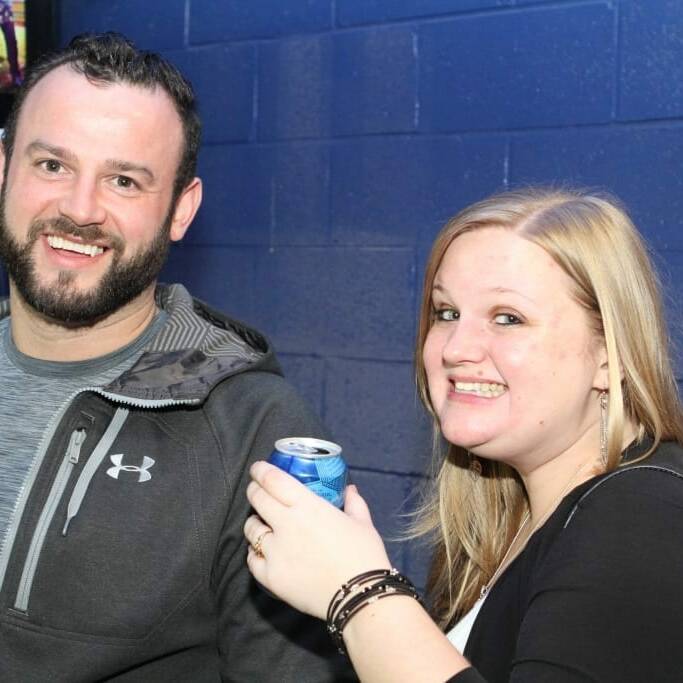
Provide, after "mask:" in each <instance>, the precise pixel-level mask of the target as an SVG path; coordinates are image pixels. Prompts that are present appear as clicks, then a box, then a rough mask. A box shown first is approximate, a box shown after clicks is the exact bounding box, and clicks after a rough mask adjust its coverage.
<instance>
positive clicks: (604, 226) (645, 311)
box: [415, 188, 683, 626]
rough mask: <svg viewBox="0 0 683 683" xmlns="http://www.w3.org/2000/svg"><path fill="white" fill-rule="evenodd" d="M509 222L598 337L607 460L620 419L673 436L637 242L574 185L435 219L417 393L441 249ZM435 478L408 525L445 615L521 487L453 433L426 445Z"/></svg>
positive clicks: (662, 330) (502, 197) (422, 382)
mask: <svg viewBox="0 0 683 683" xmlns="http://www.w3.org/2000/svg"><path fill="white" fill-rule="evenodd" d="M487 227H489V228H491V227H496V228H507V229H510V230H513V231H514V232H515V233H516V234H518V235H519V236H521V237H523V238H525V239H527V240H529V241H531V242H533V243H535V244H537V245H538V246H540V247H542V248H543V249H545V250H546V251H547V252H548V254H550V256H551V257H552V258H553V259H554V260H555V261H556V262H557V263H558V264H559V266H560V267H561V268H562V269H563V270H564V272H565V273H566V274H567V275H568V276H569V277H570V278H571V281H572V286H573V292H572V293H573V295H574V297H575V299H576V301H577V302H578V303H579V304H580V305H582V306H583V307H584V308H585V309H586V310H587V311H588V313H589V316H590V320H591V322H592V324H593V327H594V331H595V333H596V335H597V336H599V337H601V338H602V339H603V340H604V343H605V347H606V351H607V359H608V376H609V404H608V406H609V407H608V425H607V448H608V458H607V470H611V469H614V468H616V467H618V466H619V464H620V461H621V450H622V444H623V441H624V434H625V428H626V427H627V425H629V424H630V425H634V426H635V427H636V429H637V431H638V439H642V438H643V437H644V436H645V435H648V436H649V437H651V438H652V439H653V445H652V448H650V450H649V451H648V452H647V453H646V454H645V456H644V457H647V456H648V455H649V454H650V453H651V452H652V451H653V450H654V448H655V447H656V446H657V445H658V444H659V442H660V441H662V440H676V441H679V442H683V427H682V426H681V425H682V424H683V420H682V417H683V411H682V409H681V404H680V401H679V398H678V391H677V386H676V382H675V377H674V372H673V368H672V364H671V358H670V354H669V346H670V343H669V336H668V332H667V329H666V324H665V321H664V314H663V305H662V300H661V294H660V285H659V282H658V279H657V276H656V274H655V271H654V268H653V266H652V263H651V261H650V258H649V256H648V252H647V249H646V247H645V245H644V243H643V241H642V239H641V237H640V236H639V234H638V232H637V230H636V229H635V227H634V226H633V224H632V222H631V221H630V219H629V217H628V216H627V214H626V212H625V211H624V210H623V209H622V208H621V207H620V206H619V204H618V203H617V202H616V200H614V199H612V198H608V197H606V196H599V195H597V194H588V193H585V192H580V191H573V190H564V189H562V190H557V189H548V188H529V189H525V190H520V191H515V192H508V193H503V194H499V195H495V196H493V197H490V198H488V199H485V200H483V201H481V202H478V203H476V204H474V205H472V206H470V207H468V208H466V209H464V210H463V211H461V212H460V213H459V214H457V215H456V216H455V217H454V218H452V219H451V220H450V221H449V222H448V223H447V224H446V225H445V226H444V228H443V229H442V230H441V232H440V233H439V235H438V236H437V238H436V241H435V242H434V245H433V247H432V251H431V255H430V257H429V260H428V262H427V268H426V272H425V280H424V291H423V296H422V306H421V313H420V321H419V329H418V338H417V347H416V357H415V364H416V379H417V386H418V391H419V393H420V397H421V399H422V401H423V403H424V404H425V406H426V407H427V409H428V411H429V412H430V413H431V415H432V417H433V419H434V425H435V432H438V422H437V419H436V415H435V413H434V410H433V408H432V405H431V400H430V396H429V389H428V386H427V378H426V374H425V368H424V363H423V360H422V349H423V347H424V343H425V339H426V337H427V333H428V332H429V329H430V327H431V325H432V304H431V296H432V287H433V283H434V278H435V276H436V273H437V271H438V269H439V266H440V264H441V261H442V259H443V256H444V254H445V253H446V250H447V249H448V247H449V246H450V245H451V243H452V242H453V240H454V239H456V238H457V237H458V236H459V235H462V234H463V233H465V232H470V231H473V230H478V229H481V228H487ZM434 464H435V477H434V489H433V491H432V492H431V494H430V496H429V498H428V500H427V501H426V503H425V504H424V506H423V507H422V509H421V510H420V511H419V513H418V522H417V524H416V526H415V530H416V532H417V533H419V534H427V535H430V536H431V538H432V539H433V541H434V545H435V554H434V562H433V565H432V571H431V574H430V579H429V589H430V593H431V595H432V601H433V609H434V614H435V617H436V618H437V620H438V621H439V623H441V625H442V626H445V625H446V624H448V623H449V622H451V621H453V620H454V619H458V618H460V617H461V616H462V615H463V614H465V613H466V612H467V611H468V610H469V609H470V607H471V606H472V605H473V604H474V602H475V601H476V599H477V598H478V597H479V592H480V590H481V588H482V586H484V585H485V584H486V583H487V581H488V580H489V579H490V578H491V576H492V575H493V573H494V572H495V570H496V568H497V567H498V565H499V563H500V562H501V559H502V557H503V555H504V553H505V551H506V549H507V547H508V546H509V544H510V542H511V540H512V537H513V536H514V534H515V532H516V531H517V529H518V527H519V524H520V520H521V518H522V517H523V515H524V514H525V512H526V511H527V500H526V495H525V492H524V487H523V485H522V482H521V480H520V478H519V477H518V475H517V473H516V472H515V471H514V470H513V469H512V468H511V467H509V466H507V465H505V464H503V463H499V462H493V461H490V460H481V464H482V467H483V470H482V474H481V476H473V474H472V472H471V471H470V469H469V454H468V453H467V451H465V450H464V449H462V448H459V447H457V446H455V445H452V444H448V445H446V452H445V453H444V449H443V448H439V447H438V445H437V446H435V458H434Z"/></svg>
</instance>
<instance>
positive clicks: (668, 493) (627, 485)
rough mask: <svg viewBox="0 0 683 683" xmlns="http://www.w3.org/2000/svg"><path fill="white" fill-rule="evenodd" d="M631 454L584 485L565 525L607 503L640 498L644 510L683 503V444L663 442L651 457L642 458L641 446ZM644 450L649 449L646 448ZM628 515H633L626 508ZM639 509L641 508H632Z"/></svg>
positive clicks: (603, 508)
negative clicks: (619, 463)
mask: <svg viewBox="0 0 683 683" xmlns="http://www.w3.org/2000/svg"><path fill="white" fill-rule="evenodd" d="M634 450H635V453H634V452H631V454H630V457H629V453H628V452H627V453H626V455H625V461H624V464H622V465H621V466H620V467H618V468H617V469H615V470H613V471H612V472H609V473H607V474H603V475H601V476H599V477H596V478H595V479H593V480H591V481H590V482H588V483H587V484H586V485H585V486H583V487H582V489H581V491H580V495H578V497H575V500H574V501H573V504H572V506H571V508H570V509H569V511H568V512H567V513H566V517H565V520H564V524H563V527H564V528H567V527H568V526H569V525H570V524H571V523H572V522H574V521H575V518H576V516H577V514H580V513H586V514H591V513H592V514H596V513H599V512H601V511H602V512H603V513H604V511H605V508H606V507H609V506H614V505H616V506H618V507H619V508H621V506H622V505H626V503H627V501H630V502H631V503H633V502H634V499H638V500H639V501H640V505H641V506H643V507H640V512H641V513H642V512H643V511H644V509H648V508H649V507H650V505H655V506H657V507H662V506H664V507H666V506H667V505H670V504H673V505H676V506H683V448H682V447H681V445H680V444H678V443H676V442H672V441H666V442H662V443H660V444H659V445H658V446H657V448H656V449H655V451H654V452H653V453H651V454H650V455H649V456H648V457H647V458H644V459H639V457H638V456H639V452H638V449H634ZM640 450H642V452H646V451H645V450H643V449H640ZM622 512H623V513H624V515H625V516H627V517H628V516H629V515H628V512H627V510H626V509H623V508H622ZM631 512H632V513H634V514H637V513H638V509H635V510H632V511H631Z"/></svg>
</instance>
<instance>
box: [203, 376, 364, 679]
mask: <svg viewBox="0 0 683 683" xmlns="http://www.w3.org/2000/svg"><path fill="white" fill-rule="evenodd" d="M224 384H225V386H223V387H218V388H217V389H216V390H214V392H213V394H216V395H215V396H214V395H213V394H212V397H211V405H210V406H207V414H208V416H209V420H210V422H211V423H212V425H213V427H214V429H215V432H216V438H217V439H218V440H219V441H220V445H221V448H222V451H223V458H224V462H225V465H224V467H225V471H226V480H227V481H228V485H229V486H230V492H229V494H228V495H229V497H230V503H229V508H228V512H227V515H226V519H225V523H224V526H223V530H222V533H221V538H220V542H219V547H218V548H217V551H216V556H215V560H214V568H213V577H212V581H213V587H214V591H215V596H216V607H217V610H218V614H217V621H218V634H217V637H218V640H219V648H220V652H221V674H222V678H223V680H229V681H259V683H268V682H269V681H273V682H275V681H277V683H285V682H289V681H291V682H292V683H293V682H294V681H296V682H297V683H314V682H316V683H317V682H319V681H320V682H322V681H352V680H357V678H356V677H355V675H354V674H353V673H352V669H351V667H350V665H349V664H348V662H347V661H346V660H345V659H344V658H342V657H341V655H338V653H337V652H336V650H335V649H334V647H333V646H332V643H331V641H330V639H329V637H328V635H327V632H326V629H325V625H324V623H323V622H322V621H320V620H318V619H314V618H312V617H309V616H306V615H303V614H301V613H299V612H297V611H296V610H294V609H292V608H291V607H289V606H288V605H286V604H285V603H283V602H281V601H280V600H277V599H276V598H274V597H271V596H270V595H269V594H268V593H266V591H264V590H263V589H262V588H261V587H260V586H259V585H258V584H257V583H256V581H255V580H254V579H253V578H252V577H251V575H250V573H249V571H248V569H247V565H246V555H247V546H246V541H245V540H244V537H243V531H242V528H243V526H244V522H245V520H246V518H247V516H248V515H249V514H250V513H251V511H250V509H249V505H248V503H247V499H246V494H245V489H246V486H247V484H248V483H249V473H248V469H249V465H250V464H251V463H252V462H253V461H255V460H264V459H267V458H268V456H269V455H270V453H271V452H272V450H273V446H274V443H275V441H276V440H277V439H280V438H283V437H286V436H315V437H321V438H325V437H328V434H327V431H326V430H325V429H324V427H323V426H322V425H321V423H320V421H319V420H318V418H317V417H315V415H314V414H313V412H312V411H311V409H310V408H309V407H308V405H307V404H306V403H305V402H304V401H303V400H302V398H301V397H300V396H299V395H298V394H297V393H296V392H295V391H294V390H293V389H292V387H290V386H289V385H288V384H287V383H286V382H285V381H284V380H283V379H282V378H281V377H278V376H275V375H272V374H269V373H257V372H251V373H247V374H244V375H240V376H237V377H234V378H232V379H230V380H229V381H228V382H225V383H224ZM328 438H329V437H328Z"/></svg>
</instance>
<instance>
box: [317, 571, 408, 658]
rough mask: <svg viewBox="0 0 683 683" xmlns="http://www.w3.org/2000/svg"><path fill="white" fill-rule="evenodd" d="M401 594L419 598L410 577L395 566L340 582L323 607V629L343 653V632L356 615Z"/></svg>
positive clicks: (344, 649) (364, 573) (344, 651)
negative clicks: (383, 600) (324, 615)
mask: <svg viewBox="0 0 683 683" xmlns="http://www.w3.org/2000/svg"><path fill="white" fill-rule="evenodd" d="M397 596H403V597H408V598H410V599H411V600H416V601H418V602H420V597H419V595H418V593H417V590H416V589H415V586H413V584H412V583H411V581H410V579H408V578H407V577H406V576H404V575H403V574H401V573H400V572H399V571H398V570H397V569H374V570H370V571H367V572H363V573H362V574H358V575H357V576H354V577H353V578H352V579H349V580H348V581H347V582H346V583H344V584H342V586H341V587H340V588H339V590H338V591H337V592H336V593H335V594H334V596H333V597H332V600H330V604H329V607H328V609H327V615H326V622H327V630H328V633H329V634H330V636H331V638H332V640H333V641H334V643H335V645H336V646H337V648H338V649H339V651H340V652H341V653H342V654H346V648H345V645H344V639H343V633H344V630H345V628H346V626H347V625H348V624H349V622H350V621H351V620H352V619H354V618H355V617H356V615H357V614H358V613H359V612H361V611H364V610H366V609H367V608H368V607H369V606H370V605H374V603H376V602H377V601H379V600H382V599H384V598H387V597H397Z"/></svg>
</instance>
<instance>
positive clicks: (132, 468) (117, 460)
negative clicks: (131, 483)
mask: <svg viewBox="0 0 683 683" xmlns="http://www.w3.org/2000/svg"><path fill="white" fill-rule="evenodd" d="M109 459H110V460H111V461H112V462H113V463H114V465H116V467H110V468H109V469H108V470H107V474H108V475H109V476H110V477H111V478H112V479H118V478H119V472H120V471H121V470H123V471H124V472H137V473H138V483H140V482H142V481H149V480H150V479H151V478H152V475H151V474H150V473H149V471H148V470H149V468H150V467H151V466H152V465H153V464H154V460H153V459H152V458H148V457H147V456H146V455H145V456H144V457H143V458H142V467H138V466H137V465H122V464H121V460H123V453H117V454H116V455H110V456H109Z"/></svg>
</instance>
